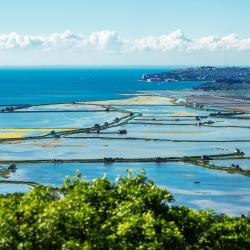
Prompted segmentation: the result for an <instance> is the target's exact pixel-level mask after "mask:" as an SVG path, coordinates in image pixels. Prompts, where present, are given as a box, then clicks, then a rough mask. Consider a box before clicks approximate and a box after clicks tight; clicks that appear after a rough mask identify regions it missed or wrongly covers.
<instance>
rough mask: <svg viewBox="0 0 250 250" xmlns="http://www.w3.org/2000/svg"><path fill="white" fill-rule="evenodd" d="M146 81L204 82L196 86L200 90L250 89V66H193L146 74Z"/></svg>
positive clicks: (144, 77)
mask: <svg viewBox="0 0 250 250" xmlns="http://www.w3.org/2000/svg"><path fill="white" fill-rule="evenodd" d="M141 80H143V81H144V82H185V81H193V82H202V84H200V85H199V86H196V87H194V89H198V90H204V91H209V90H241V89H250V67H223V68H221V67H211V66H202V67H192V68H182V69H175V70H171V71H166V72H161V73H156V74H145V75H143V76H142V78H141Z"/></svg>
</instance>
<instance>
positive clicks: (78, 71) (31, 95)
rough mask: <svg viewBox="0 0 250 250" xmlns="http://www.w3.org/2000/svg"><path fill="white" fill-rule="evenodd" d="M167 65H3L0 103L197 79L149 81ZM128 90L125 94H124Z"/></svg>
mask: <svg viewBox="0 0 250 250" xmlns="http://www.w3.org/2000/svg"><path fill="white" fill-rule="evenodd" d="M169 69H173V68H164V67H161V68H159V67H151V68H150V67H122V68H118V67H116V68H111V67H103V68H101V67H15V68H14V67H2V68H0V104H1V105H8V104H43V103H58V102H60V103H61V102H71V101H85V100H88V101H89V100H108V99H121V98H127V96H126V94H135V93H136V92H137V91H143V90H164V89H184V88H191V87H192V86H193V85H194V83H193V82H190V83H187V82H185V83H176V82H173V83H145V82H142V81H139V80H140V78H141V76H142V74H147V73H157V72H162V71H166V70H169ZM123 94H125V95H123Z"/></svg>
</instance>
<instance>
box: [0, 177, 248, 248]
mask: <svg viewBox="0 0 250 250" xmlns="http://www.w3.org/2000/svg"><path fill="white" fill-rule="evenodd" d="M173 200H174V199H173V196H172V195H171V194H170V193H169V191H168V190H167V189H165V188H162V187H158V186H156V185H155V183H154V182H153V181H151V180H148V179H147V177H146V176H145V174H144V173H141V174H139V175H138V176H132V175H131V174H130V175H129V176H128V177H120V178H118V179H117V181H116V182H111V181H109V180H108V179H107V178H99V179H96V180H94V181H87V180H86V179H82V178H81V177H80V174H79V173H78V174H77V176H76V177H74V178H67V179H66V181H65V183H64V184H63V185H62V186H60V187H59V188H57V189H55V188H53V187H50V186H38V187H35V188H34V189H32V190H31V191H29V192H27V193H26V194H20V193H19V194H17V193H16V194H7V195H1V196H0V222H1V223H0V249H65V250H66V249H69V250H70V249H72V250H73V249H74V250H81V249H155V250H158V249H159V250H160V249H173V250H174V249H176V250H177V249H179V250H182V249H183V250H184V249H185V250H191V249H194V250H198V249H199V250H203V249H204V250H205V249H217V250H224V249H234V250H249V249H250V237H249V236H250V224H249V217H247V216H242V217H239V218H232V217H229V216H227V215H224V214H222V215H218V214H215V213H214V212H212V211H203V210H200V211H195V210H193V209H190V208H187V207H184V206H174V205H172V204H171V203H172V202H173Z"/></svg>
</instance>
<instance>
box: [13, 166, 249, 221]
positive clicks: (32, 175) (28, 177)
mask: <svg viewBox="0 0 250 250" xmlns="http://www.w3.org/2000/svg"><path fill="white" fill-rule="evenodd" d="M128 169H130V170H132V171H133V173H134V174H136V173H139V172H140V171H142V170H145V171H146V173H147V175H148V176H150V178H151V179H152V180H154V181H155V182H156V183H157V184H158V185H160V186H165V187H167V188H168V189H169V191H170V192H171V193H172V194H173V195H174V198H175V202H174V203H173V204H181V205H187V206H189V207H192V208H197V209H200V208H204V209H209V208H211V207H213V208H214V209H215V210H216V211H217V212H223V213H228V214H231V215H235V216H238V215H240V214H242V213H247V212H248V211H249V206H250V185H249V184H250V181H249V178H248V177H245V176H240V175H231V174H227V173H224V172H221V171H214V170H208V169H203V168H200V167H197V166H194V165H191V164H185V163H161V164H155V163H129V164H128V163H119V164H118V163H115V164H93V163H92V164H90V163H86V164H75V163H74V164H20V165H19V166H18V170H17V171H16V173H15V174H13V175H12V176H11V177H10V180H25V181H34V182H38V183H42V184H51V185H53V186H59V185H60V184H62V183H63V182H64V179H65V176H73V175H74V173H75V172H76V171H77V170H78V171H80V172H81V174H82V176H83V177H86V178H87V179H88V180H92V179H95V178H100V177H103V176H104V175H106V176H107V177H108V178H110V179H111V180H113V181H114V180H115V179H116V178H117V176H123V175H127V170H128ZM197 181H198V182H199V183H198V184H197V183H195V182H197ZM10 190H11V191H12V190H16V191H24V187H23V186H20V185H19V186H17V185H16V186H14V187H12V189H10Z"/></svg>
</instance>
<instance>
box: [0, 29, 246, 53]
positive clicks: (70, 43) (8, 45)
mask: <svg viewBox="0 0 250 250" xmlns="http://www.w3.org/2000/svg"><path fill="white" fill-rule="evenodd" d="M10 50H24V51H25V50H42V51H43V50H45V51H46V50H80V51H91V50H94V51H101V52H105V53H128V54H129V53H135V52H157V53H161V54H164V53H168V52H170V51H175V52H182V53H192V52H199V51H204V52H206V51H207V52H211V51H236V52H237V51H238V52H240V51H250V38H242V37H240V36H238V35H237V34H229V35H227V36H224V37H217V36H206V37H201V38H198V39H192V38H190V37H187V36H186V35H185V34H184V33H183V32H182V31H181V30H176V31H174V32H172V33H169V34H164V35H161V36H148V37H142V38H139V39H127V38H124V37H121V36H119V34H118V33H117V32H116V31H109V30H104V31H99V32H93V33H91V34H90V35H89V36H84V35H83V34H81V33H73V32H71V31H70V30H66V31H64V32H62V33H53V34H49V35H22V34H18V33H16V32H13V33H10V34H0V51H10Z"/></svg>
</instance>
